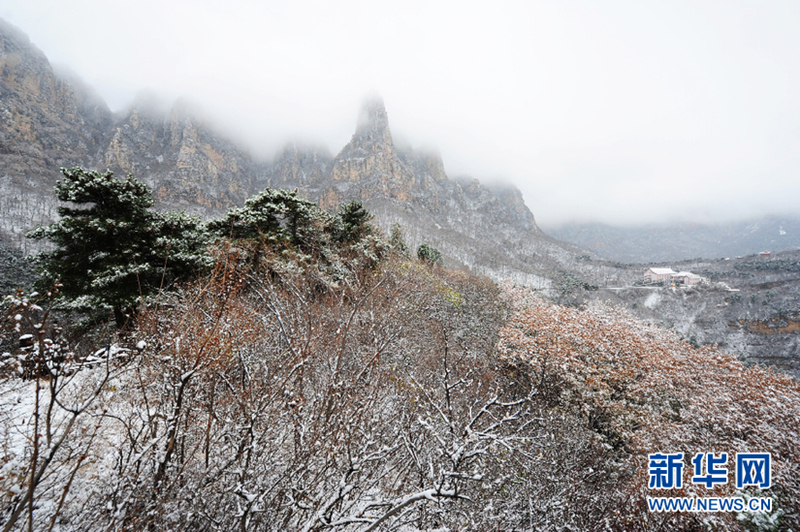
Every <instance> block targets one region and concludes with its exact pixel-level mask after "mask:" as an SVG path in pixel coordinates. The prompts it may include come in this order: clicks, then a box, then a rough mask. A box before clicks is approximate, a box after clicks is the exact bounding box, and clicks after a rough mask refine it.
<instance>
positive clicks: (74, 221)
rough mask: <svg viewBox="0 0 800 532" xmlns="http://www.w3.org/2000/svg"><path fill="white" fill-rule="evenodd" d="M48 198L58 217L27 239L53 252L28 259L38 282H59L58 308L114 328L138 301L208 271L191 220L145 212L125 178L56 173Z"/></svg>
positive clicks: (134, 183) (145, 199)
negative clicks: (107, 319) (52, 196)
mask: <svg viewBox="0 0 800 532" xmlns="http://www.w3.org/2000/svg"><path fill="white" fill-rule="evenodd" d="M61 173H62V174H63V175H64V179H61V180H59V181H58V182H57V183H56V186H55V193H56V197H57V198H58V199H59V200H61V201H63V202H68V203H72V204H75V205H76V206H75V207H72V206H70V207H66V206H64V207H59V209H58V213H59V215H60V216H61V219H60V220H58V221H57V222H55V223H53V224H50V225H49V226H47V227H42V226H39V227H37V228H36V229H34V230H33V231H31V232H29V233H28V235H27V236H28V238H32V239H34V240H49V241H50V242H51V243H52V244H54V246H55V249H53V250H51V251H45V252H42V253H39V254H38V255H37V256H36V257H34V261H35V263H36V264H37V266H38V268H39V272H40V274H41V275H42V284H44V285H47V286H50V285H52V284H53V283H56V282H58V283H59V284H60V297H61V298H62V300H63V302H64V306H65V307H67V308H71V309H74V310H78V311H82V312H87V313H88V314H89V316H90V317H91V318H93V319H97V318H99V317H100V316H103V315H107V313H108V312H110V311H112V310H113V312H114V318H115V321H116V323H117V325H119V326H121V325H123V324H124V323H125V321H126V314H129V313H130V312H131V311H133V310H135V309H136V307H137V302H138V301H139V300H140V298H141V297H142V296H147V295H149V294H152V293H155V292H157V291H158V290H159V289H160V288H162V287H166V286H169V285H171V284H173V283H174V282H176V281H178V280H181V279H187V278H189V277H190V276H191V275H193V274H194V273H195V272H196V271H198V270H201V269H204V268H206V267H208V266H209V265H210V258H209V257H208V256H207V255H206V254H205V243H206V241H207V239H206V238H205V237H204V234H203V230H202V227H201V224H200V220H199V219H198V218H193V217H190V216H188V215H186V214H184V213H168V214H159V213H156V212H154V211H151V210H150V207H151V206H152V205H153V198H152V195H151V192H150V189H149V188H148V187H147V185H145V184H144V183H142V182H140V181H138V180H136V179H135V178H134V177H133V176H130V175H129V176H128V177H127V178H125V179H117V178H115V177H114V176H113V174H112V173H111V172H106V173H104V174H101V173H98V172H95V171H91V172H87V171H84V170H83V169H81V168H79V167H75V168H69V169H67V168H62V169H61Z"/></svg>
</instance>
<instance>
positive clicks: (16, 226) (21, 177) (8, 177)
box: [0, 20, 113, 249]
mask: <svg viewBox="0 0 800 532" xmlns="http://www.w3.org/2000/svg"><path fill="white" fill-rule="evenodd" d="M0 116H2V121H1V122H0V124H2V125H0V164H2V166H0V220H1V223H0V235H2V240H3V241H10V242H12V243H13V244H14V245H16V246H18V247H21V248H23V249H24V248H25V247H26V242H25V239H24V233H25V232H26V231H27V230H29V229H30V228H31V227H32V226H33V225H35V224H36V223H39V222H41V221H44V220H52V219H53V218H54V217H55V215H56V212H55V208H56V202H55V198H54V197H53V194H52V190H53V184H55V181H56V180H57V179H58V177H59V175H60V174H59V171H58V169H59V167H61V166H71V165H76V164H81V165H89V164H91V163H92V161H93V160H94V157H95V155H96V154H97V153H98V151H99V150H100V149H102V147H103V146H104V145H105V144H106V143H107V138H108V133H109V128H110V126H111V124H112V120H113V119H112V114H111V112H110V111H109V110H108V107H107V106H106V105H105V104H104V103H103V102H102V100H100V98H98V97H97V96H96V95H95V94H94V93H93V92H91V91H90V90H89V89H87V88H86V87H85V86H82V85H79V84H69V83H67V82H66V81H64V80H62V79H60V78H59V77H57V76H56V75H55V73H54V72H53V69H52V68H51V67H50V64H49V62H48V61H47V58H46V57H45V56H44V54H43V53H42V52H41V51H39V50H38V49H37V48H36V47H35V46H33V45H32V44H31V43H30V41H29V40H28V37H27V36H25V35H24V34H23V33H22V32H20V31H19V30H17V29H16V28H14V27H13V26H11V25H9V24H7V23H6V22H4V21H2V20H0Z"/></svg>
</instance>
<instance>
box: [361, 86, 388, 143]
mask: <svg viewBox="0 0 800 532" xmlns="http://www.w3.org/2000/svg"><path fill="white" fill-rule="evenodd" d="M356 139H358V140H359V141H360V142H362V143H363V142H365V141H366V142H370V141H372V142H382V143H385V144H389V145H391V144H393V143H392V132H391V131H390V129H389V116H388V115H387V114H386V107H385V106H384V105H383V99H382V98H381V97H380V96H370V97H368V98H367V99H366V100H364V103H363V104H362V106H361V111H360V113H359V115H358V125H357V126H356V133H355V135H353V140H356Z"/></svg>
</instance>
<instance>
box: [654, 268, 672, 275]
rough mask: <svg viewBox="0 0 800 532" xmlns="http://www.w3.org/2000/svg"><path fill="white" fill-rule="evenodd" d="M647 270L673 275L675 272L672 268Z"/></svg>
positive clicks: (658, 273) (657, 273)
mask: <svg viewBox="0 0 800 532" xmlns="http://www.w3.org/2000/svg"><path fill="white" fill-rule="evenodd" d="M648 271H651V272H653V273H654V274H656V275H673V274H674V273H675V272H674V271H673V270H672V268H650V270H648Z"/></svg>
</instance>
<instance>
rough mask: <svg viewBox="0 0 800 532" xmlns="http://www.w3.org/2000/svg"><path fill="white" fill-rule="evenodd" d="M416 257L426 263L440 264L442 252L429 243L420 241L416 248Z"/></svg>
mask: <svg viewBox="0 0 800 532" xmlns="http://www.w3.org/2000/svg"><path fill="white" fill-rule="evenodd" d="M417 257H418V258H419V260H421V261H423V262H426V263H428V264H441V263H442V252H441V251H439V250H438V249H436V248H435V247H433V246H431V245H430V244H426V243H424V242H423V243H422V244H420V245H419V247H418V248H417Z"/></svg>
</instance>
